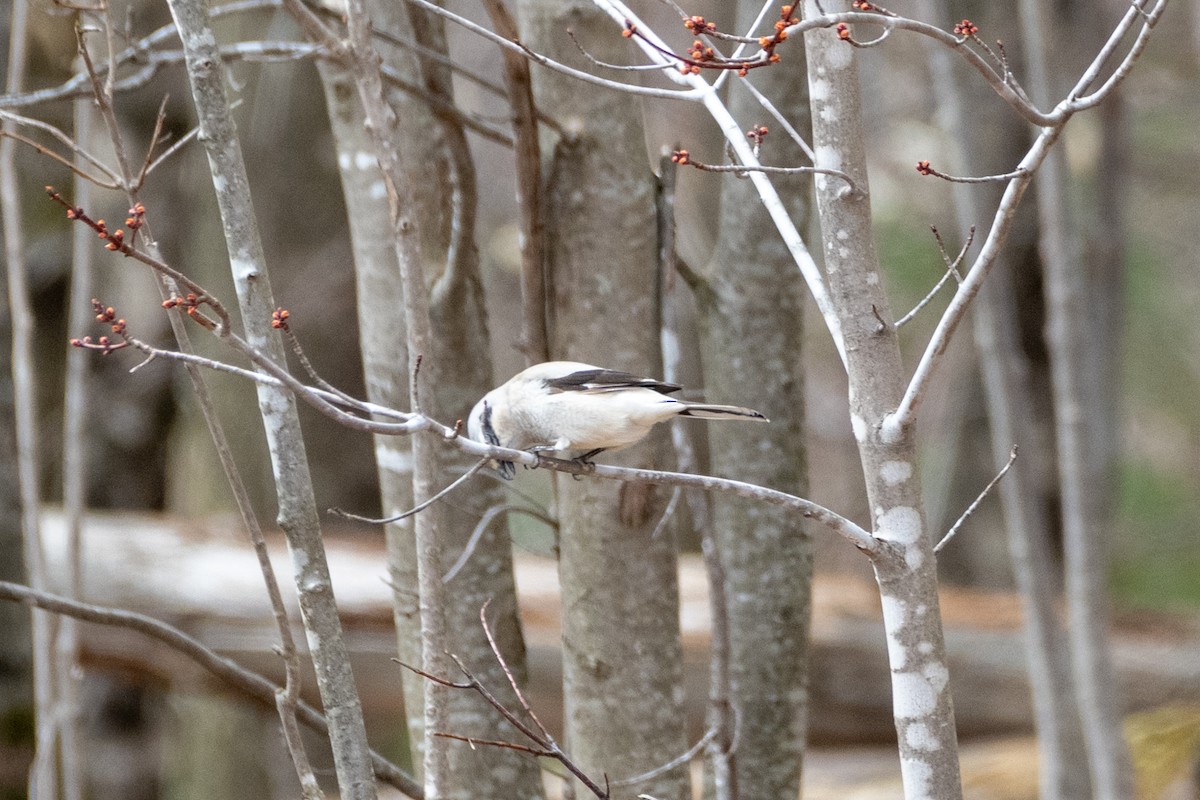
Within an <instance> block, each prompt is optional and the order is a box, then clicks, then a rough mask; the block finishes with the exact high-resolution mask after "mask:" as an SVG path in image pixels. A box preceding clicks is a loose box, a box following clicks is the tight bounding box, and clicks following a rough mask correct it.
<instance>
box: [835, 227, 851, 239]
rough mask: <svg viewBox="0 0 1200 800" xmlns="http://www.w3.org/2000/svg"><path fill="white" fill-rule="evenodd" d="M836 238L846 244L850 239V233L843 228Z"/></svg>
mask: <svg viewBox="0 0 1200 800" xmlns="http://www.w3.org/2000/svg"><path fill="white" fill-rule="evenodd" d="M836 236H837V238H838V241H839V242H844V241H846V240H847V239H849V238H850V232H849V231H847V230H846V229H845V228H843V229H841V230H840V231H838V232H837V234H836Z"/></svg>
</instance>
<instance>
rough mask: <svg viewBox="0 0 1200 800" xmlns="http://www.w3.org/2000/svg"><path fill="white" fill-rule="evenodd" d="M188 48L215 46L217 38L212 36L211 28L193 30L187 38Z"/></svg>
mask: <svg viewBox="0 0 1200 800" xmlns="http://www.w3.org/2000/svg"><path fill="white" fill-rule="evenodd" d="M187 44H188V49H189V50H201V49H204V48H206V47H216V46H217V40H216V38H215V37H214V36H213V32H212V28H208V27H205V28H201V29H200V30H194V31H192V32H191V34H190V35H189V36H188V40H187Z"/></svg>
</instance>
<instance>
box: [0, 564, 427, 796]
mask: <svg viewBox="0 0 1200 800" xmlns="http://www.w3.org/2000/svg"><path fill="white" fill-rule="evenodd" d="M0 600H12V601H15V602H18V603H26V604H28V605H32V606H36V607H38V608H41V609H45V610H47V611H51V612H53V613H55V614H66V615H69V616H72V617H74V618H76V619H81V620H84V621H85V622H94V623H97V624H100V625H113V626H116V627H120V628H129V629H130V630H134V631H137V632H138V633H141V634H143V635H145V636H149V637H150V638H151V639H154V640H155V641H159V642H162V643H163V644H165V645H167V646H168V647H170V648H171V649H172V650H176V651H178V652H180V653H183V654H184V655H185V656H187V657H188V658H190V659H191V660H192V661H194V662H196V663H197V664H199V665H200V666H201V667H203V668H204V669H206V670H208V671H209V672H210V673H212V674H213V675H215V676H217V677H218V678H220V679H221V680H223V681H225V683H227V684H228V685H230V686H232V687H233V688H234V689H236V690H238V691H240V692H242V693H243V694H245V695H247V696H248V697H251V698H253V699H254V700H257V701H258V702H259V703H262V704H263V705H264V706H266V707H268V708H274V707H275V697H276V693H277V692H278V691H280V690H281V687H280V686H278V685H277V684H275V683H273V682H271V681H269V680H267V679H266V678H264V677H263V676H261V675H259V674H258V673H256V672H251V671H250V670H248V669H246V668H245V667H243V666H241V665H240V664H238V663H237V662H236V661H234V660H233V659H230V658H226V657H225V656H222V655H218V654H217V653H216V652H215V651H214V650H212V649H210V648H209V647H208V646H207V645H205V644H203V643H202V642H201V641H200V640H199V639H196V638H194V637H192V636H190V635H188V634H186V633H184V632H183V631H181V630H180V629H178V628H176V627H174V626H173V625H168V624H167V623H165V622H163V621H162V620H158V619H155V618H153V617H148V616H146V615H145V614H139V613H137V612H134V611H126V610H124V609H119V608H108V607H106V606H98V605H93V604H91V603H81V602H79V601H77V600H71V599H69V598H66V597H61V596H59V595H55V594H51V593H49V592H43V591H38V590H36V589H31V588H29V587H28V586H22V585H20V584H17V583H9V582H7V581H0ZM296 716H297V717H298V718H299V719H300V721H301V722H303V723H304V724H305V725H306V726H308V727H309V728H312V729H313V730H315V731H317V732H319V733H326V732H327V731H328V724H327V723H326V721H325V717H324V716H322V715H321V713H320V712H319V711H317V710H316V709H315V708H313V707H312V706H310V705H309V704H308V703H306V702H305V701H303V700H298V701H297V702H296ZM371 764H372V766H373V768H374V770H375V776H376V777H377V778H379V780H381V781H384V782H385V783H388V784H390V785H391V786H394V787H396V788H397V789H399V790H400V791H401V792H404V794H406V795H408V796H409V797H411V798H414V800H420V798H422V797H424V791H423V790H422V788H421V785H420V784H419V783H417V782H416V781H415V780H413V778H412V777H411V776H410V775H408V774H407V773H406V772H404V771H403V770H402V769H400V768H399V767H397V766H396V765H395V764H393V763H391V762H390V761H388V760H387V759H385V758H384V757H383V756H381V755H379V754H378V753H376V752H375V751H374V750H372V751H371Z"/></svg>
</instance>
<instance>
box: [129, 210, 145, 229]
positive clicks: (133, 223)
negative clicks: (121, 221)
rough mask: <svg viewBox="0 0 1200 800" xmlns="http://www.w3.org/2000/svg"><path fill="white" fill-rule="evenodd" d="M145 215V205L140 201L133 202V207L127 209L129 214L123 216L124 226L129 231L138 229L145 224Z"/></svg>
mask: <svg viewBox="0 0 1200 800" xmlns="http://www.w3.org/2000/svg"><path fill="white" fill-rule="evenodd" d="M145 216H146V207H145V206H144V205H142V204H141V203H134V205H133V208H131V209H129V216H128V217H126V218H125V227H126V228H129V230H131V231H136V230H138V229H139V228H141V227H142V226H143V225H144V224H146V220H145V219H144V217H145Z"/></svg>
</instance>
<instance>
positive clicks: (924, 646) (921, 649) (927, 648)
mask: <svg viewBox="0 0 1200 800" xmlns="http://www.w3.org/2000/svg"><path fill="white" fill-rule="evenodd" d="M917 652H918V653H920V654H921V655H923V656H927V655H929V654H930V653H932V652H933V642H920V643H919V644H918V645H917Z"/></svg>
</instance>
